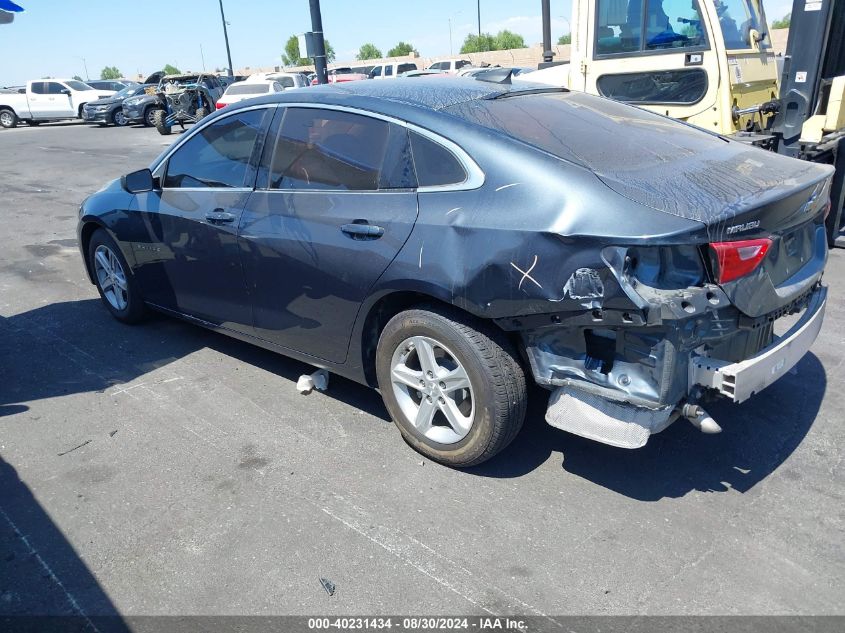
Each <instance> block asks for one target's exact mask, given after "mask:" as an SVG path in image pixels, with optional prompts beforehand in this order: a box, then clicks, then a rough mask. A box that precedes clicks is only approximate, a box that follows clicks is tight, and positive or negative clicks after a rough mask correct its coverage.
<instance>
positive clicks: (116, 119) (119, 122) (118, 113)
mask: <svg viewBox="0 0 845 633" xmlns="http://www.w3.org/2000/svg"><path fill="white" fill-rule="evenodd" d="M111 122H112V124H114V126H115V127H126V126H127V125H129V119H127V118H126V115H125V114H123V110H122V109H121V108H115V110H114V112H112V113H111Z"/></svg>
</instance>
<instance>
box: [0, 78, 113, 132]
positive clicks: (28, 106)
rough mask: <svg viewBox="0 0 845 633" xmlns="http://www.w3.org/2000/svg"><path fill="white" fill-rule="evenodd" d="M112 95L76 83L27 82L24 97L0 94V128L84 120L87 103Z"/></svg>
mask: <svg viewBox="0 0 845 633" xmlns="http://www.w3.org/2000/svg"><path fill="white" fill-rule="evenodd" d="M110 94H112V93H111V92H108V91H101V90H94V89H93V88H92V87H91V86H89V85H88V84H85V83H82V82H81V81H76V80H75V79H40V80H35V81H28V82H27V84H26V92H25V93H23V94H0V125H1V126H3V127H6V128H9V127H15V126H16V125H17V124H18V121H26V122H27V123H29V124H30V125H38V124H39V123H44V122H45V121H61V120H63V119H76V118H82V108H83V106H85V104H86V103H88V102H89V101H94V100H96V99H99V98H100V97H107V96H109V95H110Z"/></svg>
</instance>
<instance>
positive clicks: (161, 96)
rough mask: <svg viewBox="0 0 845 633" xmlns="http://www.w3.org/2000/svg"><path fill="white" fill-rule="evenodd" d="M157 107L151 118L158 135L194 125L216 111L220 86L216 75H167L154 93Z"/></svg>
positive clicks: (221, 89) (221, 86)
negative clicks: (189, 124) (188, 124)
mask: <svg viewBox="0 0 845 633" xmlns="http://www.w3.org/2000/svg"><path fill="white" fill-rule="evenodd" d="M156 94H157V95H158V101H159V108H158V109H156V110H153V113H152V117H153V122H154V124H155V127H156V129H157V130H158V133H159V134H170V132H171V129H172V127H173V125H174V124H176V123H178V124H179V126H180V127H182V128H183V129H184V127H185V123H197V122H198V121H200V120H201V119H202V118H204V117H206V116H208V115H209V114H210V113H211V112H213V111H214V109H215V104H216V103H217V99H219V98H220V96H221V95H222V94H223V85H222V84H221V83H220V80H219V78H217V77H216V76H215V75H206V74H204V73H199V74H187V75H167V76H165V77H164V78H163V79H162V80H161V83H160V84H159V86H158V90H157V91H156Z"/></svg>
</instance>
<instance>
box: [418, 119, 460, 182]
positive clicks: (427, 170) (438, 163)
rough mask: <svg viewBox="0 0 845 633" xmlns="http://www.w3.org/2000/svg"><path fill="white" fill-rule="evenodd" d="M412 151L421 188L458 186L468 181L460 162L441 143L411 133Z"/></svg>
mask: <svg viewBox="0 0 845 633" xmlns="http://www.w3.org/2000/svg"><path fill="white" fill-rule="evenodd" d="M411 151H412V153H413V156H414V168H415V169H416V172H417V182H418V183H419V186H420V187H437V186H441V185H456V184H460V183H462V182H464V181H465V180H466V179H467V174H466V171H464V168H463V166H462V165H461V163H460V161H458V159H457V158H455V155H454V154H452V152H450V151H449V150H448V149H446V148H445V147H443V146H442V145H440V144H439V143H435V142H434V141H432V140H430V139H427V138H426V137H424V136H422V135H421V134H417V133H416V132H411Z"/></svg>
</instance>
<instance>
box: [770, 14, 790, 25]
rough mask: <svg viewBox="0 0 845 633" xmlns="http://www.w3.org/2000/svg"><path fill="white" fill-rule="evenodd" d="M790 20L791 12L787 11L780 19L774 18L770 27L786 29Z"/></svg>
mask: <svg viewBox="0 0 845 633" xmlns="http://www.w3.org/2000/svg"><path fill="white" fill-rule="evenodd" d="M791 21H792V14H791V13H787V14H786V15H785V16H783V17H782V18H781V19H780V20H775V21H774V22H772V28H773V29H788V28H789V23H790V22H791Z"/></svg>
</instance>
